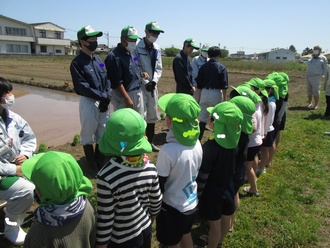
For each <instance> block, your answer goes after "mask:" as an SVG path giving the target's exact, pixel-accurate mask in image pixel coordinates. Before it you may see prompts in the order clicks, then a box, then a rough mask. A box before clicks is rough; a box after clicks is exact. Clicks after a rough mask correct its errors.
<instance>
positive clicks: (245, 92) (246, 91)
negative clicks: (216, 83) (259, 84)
mask: <svg viewBox="0 0 330 248" xmlns="http://www.w3.org/2000/svg"><path fill="white" fill-rule="evenodd" d="M231 87H232V88H233V89H234V90H236V91H237V92H238V94H240V95H241V96H245V97H248V98H250V99H251V100H252V101H253V103H255V104H256V103H258V102H262V100H261V98H260V96H259V95H258V94H257V93H255V92H254V91H253V90H251V88H250V86H249V85H245V84H241V85H239V86H237V87H234V86H231Z"/></svg>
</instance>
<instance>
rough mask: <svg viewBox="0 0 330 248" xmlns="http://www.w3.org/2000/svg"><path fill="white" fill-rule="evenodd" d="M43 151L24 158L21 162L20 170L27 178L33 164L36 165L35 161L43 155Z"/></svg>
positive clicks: (29, 177)
mask: <svg viewBox="0 0 330 248" xmlns="http://www.w3.org/2000/svg"><path fill="white" fill-rule="evenodd" d="M44 154H45V153H44V152H43V153H38V154H36V155H34V156H32V157H31V158H29V159H27V160H25V161H24V162H23V163H22V167H21V170H22V173H23V175H24V176H25V177H26V178H27V179H29V180H30V179H31V175H32V172H33V170H34V166H35V165H36V163H37V162H38V160H39V159H40V158H41V157H42V156H43V155H44Z"/></svg>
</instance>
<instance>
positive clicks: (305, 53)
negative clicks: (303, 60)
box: [301, 47, 313, 56]
mask: <svg viewBox="0 0 330 248" xmlns="http://www.w3.org/2000/svg"><path fill="white" fill-rule="evenodd" d="M312 53H313V49H312V48H309V47H306V48H305V49H304V50H303V51H302V53H301V55H302V56H304V55H308V54H312Z"/></svg>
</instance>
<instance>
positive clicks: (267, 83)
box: [264, 79, 279, 100]
mask: <svg viewBox="0 0 330 248" xmlns="http://www.w3.org/2000/svg"><path fill="white" fill-rule="evenodd" d="M264 84H265V87H266V88H273V90H274V96H275V98H276V100H278V99H279V93H278V87H277V85H276V83H275V81H274V80H272V79H265V80H264Z"/></svg>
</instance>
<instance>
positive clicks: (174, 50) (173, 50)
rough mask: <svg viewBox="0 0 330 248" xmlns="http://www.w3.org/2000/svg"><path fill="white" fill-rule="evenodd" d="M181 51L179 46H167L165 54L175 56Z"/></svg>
mask: <svg viewBox="0 0 330 248" xmlns="http://www.w3.org/2000/svg"><path fill="white" fill-rule="evenodd" d="M179 52H180V49H179V48H175V47H170V48H165V55H166V56H167V57H175V55H177V54H178V53H179Z"/></svg>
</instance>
